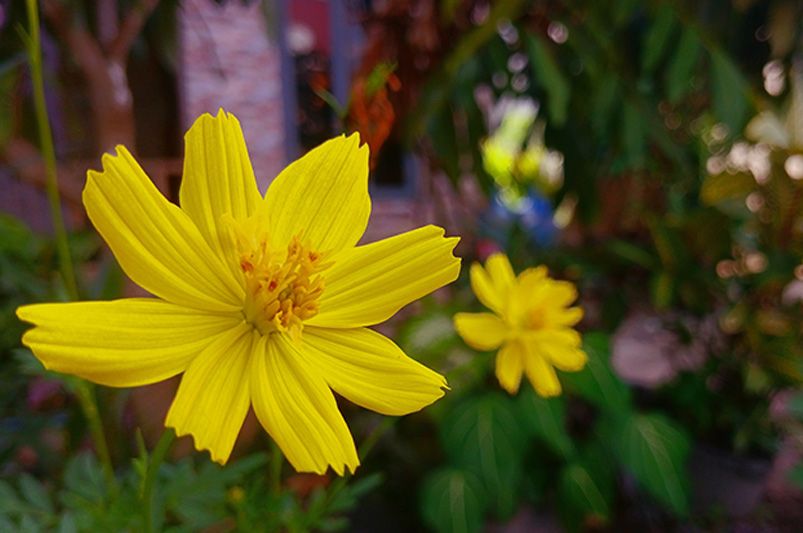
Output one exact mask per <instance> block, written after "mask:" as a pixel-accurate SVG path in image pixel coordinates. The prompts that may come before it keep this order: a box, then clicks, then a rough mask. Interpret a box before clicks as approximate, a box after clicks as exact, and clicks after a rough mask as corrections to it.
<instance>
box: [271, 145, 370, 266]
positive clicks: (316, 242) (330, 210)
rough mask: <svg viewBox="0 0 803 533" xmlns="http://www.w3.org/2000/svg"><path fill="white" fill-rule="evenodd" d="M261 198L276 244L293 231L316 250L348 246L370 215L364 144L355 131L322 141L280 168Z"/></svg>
mask: <svg viewBox="0 0 803 533" xmlns="http://www.w3.org/2000/svg"><path fill="white" fill-rule="evenodd" d="M265 200H266V202H267V211H268V216H269V217H270V221H271V223H270V228H271V239H272V244H273V245H274V246H276V247H277V248H280V249H283V248H284V247H285V246H286V244H287V243H288V242H290V239H292V238H293V237H294V236H296V235H298V236H299V237H300V238H301V241H302V243H303V244H304V245H306V246H307V247H309V248H312V249H313V250H316V251H318V252H329V253H334V252H337V251H339V250H341V249H343V248H348V247H351V246H354V245H355V244H357V241H359V240H360V237H362V234H363V233H364V232H365V228H366V226H367V224H368V216H369V215H370V213H371V199H370V197H369V196H368V146H367V145H363V146H362V147H360V137H359V135H357V134H353V135H351V136H349V137H345V136H340V137H337V138H334V139H331V140H329V141H326V142H325V143H323V144H321V145H320V146H318V147H316V148H313V149H312V150H310V151H309V152H308V153H307V154H306V155H305V156H303V157H302V158H300V159H298V160H296V161H295V162H293V163H291V164H290V165H289V166H288V167H287V168H285V169H284V170H283V171H282V172H281V173H280V174H279V175H278V176H277V177H276V179H275V180H274V181H273V183H271V185H270V187H269V188H268V192H267V194H266V195H265Z"/></svg>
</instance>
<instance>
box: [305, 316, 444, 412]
mask: <svg viewBox="0 0 803 533" xmlns="http://www.w3.org/2000/svg"><path fill="white" fill-rule="evenodd" d="M303 342H304V345H303V348H302V349H303V351H304V354H305V355H307V356H308V359H309V361H310V364H312V365H314V366H315V368H317V369H318V370H320V373H321V375H322V376H323V377H324V379H325V380H326V382H327V383H329V385H330V386H331V387H332V388H333V389H334V390H335V392H337V393H338V394H340V395H341V396H344V397H345V398H347V399H348V400H350V401H352V402H354V403H356V404H357V405H361V406H363V407H365V408H367V409H371V410H373V411H376V412H378V413H382V414H386V415H406V414H408V413H412V412H414V411H418V410H420V409H422V408H423V407H426V406H427V405H429V404H431V403H432V402H434V401H435V400H437V399H438V398H440V397H442V396H443V394H444V390H443V389H444V388H445V387H446V380H445V379H444V377H443V376H441V375H440V374H438V373H437V372H434V371H432V370H430V369H429V368H427V367H425V366H424V365H422V364H421V363H419V362H418V361H415V360H413V359H411V358H409V357H407V355H405V353H404V352H403V351H402V350H401V348H399V347H398V346H396V344H395V343H394V342H393V341H391V340H390V339H388V338H387V337H385V336H384V335H381V334H379V333H377V332H375V331H372V330H370V329H365V328H358V329H345V330H344V329H324V328H315V327H309V328H305V329H304V334H303Z"/></svg>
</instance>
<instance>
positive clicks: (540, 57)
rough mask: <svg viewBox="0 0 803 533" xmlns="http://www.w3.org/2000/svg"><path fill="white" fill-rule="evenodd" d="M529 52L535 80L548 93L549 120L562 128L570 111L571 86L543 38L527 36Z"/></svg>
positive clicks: (533, 35) (530, 34) (534, 35)
mask: <svg viewBox="0 0 803 533" xmlns="http://www.w3.org/2000/svg"><path fill="white" fill-rule="evenodd" d="M527 52H528V53H529V56H530V61H532V64H533V68H534V69H535V78H536V80H538V83H539V84H540V85H541V86H542V87H543V88H544V90H546V92H547V96H548V99H547V110H548V111H549V118H550V119H551V120H552V122H554V123H555V125H556V126H562V125H563V124H564V123H565V122H566V113H567V111H568V109H569V95H570V94H571V86H570V85H569V82H568V81H567V80H566V77H565V76H564V75H563V72H561V70H560V68H559V67H558V64H557V62H556V61H555V59H554V58H553V57H552V54H550V52H549V48H548V47H547V45H546V43H545V42H544V41H543V39H542V38H541V37H539V36H538V35H536V34H534V33H528V34H527Z"/></svg>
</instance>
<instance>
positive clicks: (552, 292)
mask: <svg viewBox="0 0 803 533" xmlns="http://www.w3.org/2000/svg"><path fill="white" fill-rule="evenodd" d="M576 299H577V287H575V286H574V283H571V282H569V281H555V280H550V281H549V283H548V284H547V290H546V292H545V294H544V301H546V302H547V303H548V305H550V306H554V307H566V306H568V305H570V304H571V303H572V302H574V301H575V300H576Z"/></svg>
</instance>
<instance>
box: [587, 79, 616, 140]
mask: <svg viewBox="0 0 803 533" xmlns="http://www.w3.org/2000/svg"><path fill="white" fill-rule="evenodd" d="M619 95H620V91H619V83H618V81H617V78H616V76H605V77H604V78H603V79H602V81H601V82H600V83H599V85H598V86H597V87H596V90H595V91H594V92H593V94H592V95H591V109H592V115H591V127H592V128H593V130H594V133H595V134H596V135H597V136H599V137H605V136H607V135H608V130H609V129H610V123H611V115H612V114H613V112H614V109H615V108H616V106H617V104H619V103H620V101H621V100H620V99H619V98H618V96H619Z"/></svg>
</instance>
